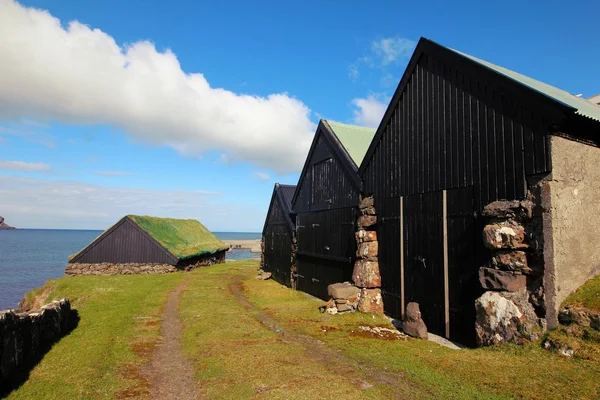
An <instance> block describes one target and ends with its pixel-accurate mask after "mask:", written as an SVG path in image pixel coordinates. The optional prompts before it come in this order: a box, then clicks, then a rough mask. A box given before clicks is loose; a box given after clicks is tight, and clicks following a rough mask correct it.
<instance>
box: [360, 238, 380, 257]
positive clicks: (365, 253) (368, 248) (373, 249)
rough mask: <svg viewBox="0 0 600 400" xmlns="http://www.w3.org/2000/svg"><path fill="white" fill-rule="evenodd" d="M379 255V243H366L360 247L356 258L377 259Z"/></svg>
mask: <svg viewBox="0 0 600 400" xmlns="http://www.w3.org/2000/svg"><path fill="white" fill-rule="evenodd" d="M378 253H379V242H377V241H375V242H364V243H360V244H359V245H358V249H357V250H356V257H358V258H369V257H377V254H378Z"/></svg>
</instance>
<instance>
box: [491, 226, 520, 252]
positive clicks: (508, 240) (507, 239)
mask: <svg viewBox="0 0 600 400" xmlns="http://www.w3.org/2000/svg"><path fill="white" fill-rule="evenodd" d="M483 242H484V244H485V246H486V247H487V248H490V249H494V250H495V249H525V248H527V247H529V246H528V245H527V244H526V243H525V228H523V227H522V226H521V225H519V224H517V223H516V222H514V221H505V222H498V223H494V224H489V225H486V226H485V227H484V228H483Z"/></svg>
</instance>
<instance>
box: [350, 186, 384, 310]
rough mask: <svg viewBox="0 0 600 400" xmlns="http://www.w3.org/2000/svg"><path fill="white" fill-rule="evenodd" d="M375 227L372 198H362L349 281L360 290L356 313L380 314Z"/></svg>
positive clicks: (380, 302)
mask: <svg viewBox="0 0 600 400" xmlns="http://www.w3.org/2000/svg"><path fill="white" fill-rule="evenodd" d="M376 224H377V212H376V210H375V202H374V199H373V196H368V197H362V196H361V201H360V205H359V216H358V221H357V225H358V230H357V231H356V235H355V237H356V247H357V250H356V261H355V263H354V271H353V272H352V280H353V281H354V284H355V285H356V287H358V288H360V296H359V299H358V311H360V312H365V313H374V314H383V298H382V296H381V275H380V273H379V259H378V255H379V242H378V240H377V231H376V230H375V225H376Z"/></svg>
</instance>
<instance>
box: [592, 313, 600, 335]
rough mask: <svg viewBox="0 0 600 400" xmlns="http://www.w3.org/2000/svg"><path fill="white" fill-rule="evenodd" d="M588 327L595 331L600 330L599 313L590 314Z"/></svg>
mask: <svg viewBox="0 0 600 400" xmlns="http://www.w3.org/2000/svg"><path fill="white" fill-rule="evenodd" d="M590 327H591V328H592V329H595V330H597V331H600V314H597V315H592V317H591V318H590Z"/></svg>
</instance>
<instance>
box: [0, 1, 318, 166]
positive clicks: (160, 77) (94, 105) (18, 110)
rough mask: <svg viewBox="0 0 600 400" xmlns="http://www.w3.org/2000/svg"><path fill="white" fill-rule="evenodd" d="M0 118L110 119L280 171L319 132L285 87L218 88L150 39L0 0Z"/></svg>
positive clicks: (182, 146)
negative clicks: (121, 39)
mask: <svg viewBox="0 0 600 400" xmlns="http://www.w3.org/2000/svg"><path fill="white" fill-rule="evenodd" d="M0 60H1V62H0V88H1V90H0V119H11V120H15V119H22V118H34V119H35V120H36V121H42V122H44V121H55V122H60V123H66V124H106V125H111V126H114V127H117V128H120V129H122V130H123V131H125V132H126V133H127V134H128V135H129V136H130V137H132V138H133V139H135V140H138V141H141V142H144V143H150V144H153V145H158V146H169V147H172V148H174V149H176V150H177V151H179V152H180V153H182V154H185V155H200V154H202V153H204V152H206V151H207V150H216V151H218V152H220V153H222V154H223V155H224V157H227V159H228V160H233V161H243V162H250V163H253V164H256V165H258V166H260V167H263V168H266V169H269V170H273V171H276V172H279V173H289V172H296V171H298V170H300V168H301V167H302V164H303V162H304V157H305V156H306V152H307V150H308V147H309V146H310V142H311V139H312V135H313V133H314V129H315V125H314V124H313V123H312V122H311V120H310V118H309V117H310V113H311V111H310V109H309V108H308V107H307V106H306V105H305V104H304V103H302V102H301V101H300V100H298V99H296V98H294V97H292V96H291V95H289V94H287V93H273V94H270V95H268V96H264V97H261V96H254V95H249V94H242V93H235V92H233V91H230V90H227V89H224V88H218V87H212V86H211V85H210V83H209V82H208V81H207V79H206V78H205V77H204V75H203V74H202V73H187V72H184V71H183V70H182V69H181V65H180V63H179V61H178V59H177V56H176V55H175V54H174V53H173V52H171V51H170V50H168V49H167V50H164V51H159V50H157V49H156V47H155V46H154V44H152V43H151V42H150V41H146V40H141V41H138V42H135V43H131V44H128V45H120V44H118V43H116V41H115V40H114V38H113V37H111V36H110V34H109V33H106V32H103V31H101V30H99V29H96V28H93V27H89V26H86V25H84V24H82V23H80V22H77V21H71V22H68V23H65V21H62V22H61V21H60V20H59V19H57V18H55V17H54V16H52V15H51V14H50V13H49V12H47V11H44V10H39V9H35V8H30V7H24V6H22V5H21V4H19V3H17V2H16V1H14V0H0Z"/></svg>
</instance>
